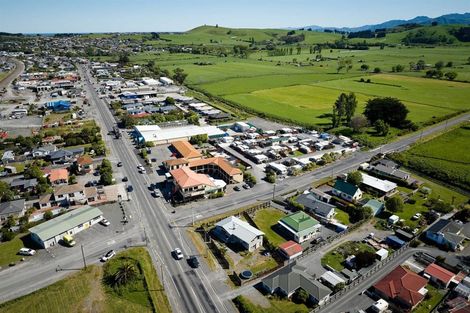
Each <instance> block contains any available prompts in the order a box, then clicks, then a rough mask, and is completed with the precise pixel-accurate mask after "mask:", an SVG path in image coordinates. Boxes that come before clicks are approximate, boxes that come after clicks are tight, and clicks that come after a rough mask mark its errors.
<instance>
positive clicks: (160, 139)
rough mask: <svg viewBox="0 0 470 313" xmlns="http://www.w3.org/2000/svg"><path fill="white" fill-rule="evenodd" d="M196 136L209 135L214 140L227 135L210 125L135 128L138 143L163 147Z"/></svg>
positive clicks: (143, 126)
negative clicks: (150, 143)
mask: <svg viewBox="0 0 470 313" xmlns="http://www.w3.org/2000/svg"><path fill="white" fill-rule="evenodd" d="M196 135H207V136H208V137H209V139H213V138H221V137H224V136H225V135H226V133H225V132H223V131H222V130H220V129H219V128H217V127H215V126H210V125H206V126H197V125H182V126H178V127H164V128H161V127H159V126H158V125H138V126H134V138H135V140H136V141H137V143H146V142H153V143H154V144H156V145H163V144H168V143H172V142H174V141H178V140H186V141H189V140H190V139H191V137H193V136H196Z"/></svg>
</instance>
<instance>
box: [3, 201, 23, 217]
mask: <svg viewBox="0 0 470 313" xmlns="http://www.w3.org/2000/svg"><path fill="white" fill-rule="evenodd" d="M24 203H25V201H24V199H19V200H13V201H9V202H3V203H0V214H1V215H10V214H19V213H21V212H23V211H24Z"/></svg>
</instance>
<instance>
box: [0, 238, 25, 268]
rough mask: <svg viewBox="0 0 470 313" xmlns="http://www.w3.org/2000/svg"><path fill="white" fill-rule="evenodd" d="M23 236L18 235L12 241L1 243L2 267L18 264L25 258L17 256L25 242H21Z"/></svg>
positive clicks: (0, 264)
mask: <svg viewBox="0 0 470 313" xmlns="http://www.w3.org/2000/svg"><path fill="white" fill-rule="evenodd" d="M23 235H24V234H19V235H16V236H15V238H13V239H12V240H10V241H7V242H3V243H0V267H5V266H8V264H10V263H12V262H14V263H16V262H18V261H19V260H20V259H21V258H22V257H23V256H21V255H18V254H17V253H18V251H19V250H20V248H23V241H21V237H23ZM25 258H26V259H27V258H28V257H27V256H26V257H25Z"/></svg>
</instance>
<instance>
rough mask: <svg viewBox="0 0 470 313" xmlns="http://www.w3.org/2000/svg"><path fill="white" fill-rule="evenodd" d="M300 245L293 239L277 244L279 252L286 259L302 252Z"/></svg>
mask: <svg viewBox="0 0 470 313" xmlns="http://www.w3.org/2000/svg"><path fill="white" fill-rule="evenodd" d="M302 251H303V249H302V246H301V245H299V244H298V243H297V242H295V241H293V240H289V241H286V242H284V243H283V244H280V245H279V252H280V253H281V254H282V256H284V257H285V258H286V259H288V260H292V259H295V258H296V257H298V256H299V255H301V254H302Z"/></svg>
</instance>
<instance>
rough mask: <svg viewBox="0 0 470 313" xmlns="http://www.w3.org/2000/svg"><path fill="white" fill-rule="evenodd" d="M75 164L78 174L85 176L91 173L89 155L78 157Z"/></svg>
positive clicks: (91, 163)
mask: <svg viewBox="0 0 470 313" xmlns="http://www.w3.org/2000/svg"><path fill="white" fill-rule="evenodd" d="M76 163H77V166H78V172H79V173H80V174H86V173H90V172H91V171H93V159H92V158H91V157H90V156H89V155H82V156H80V157H79V158H78V159H77V161H76Z"/></svg>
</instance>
